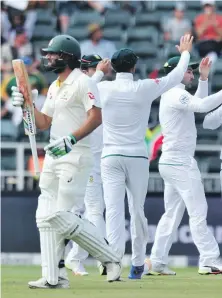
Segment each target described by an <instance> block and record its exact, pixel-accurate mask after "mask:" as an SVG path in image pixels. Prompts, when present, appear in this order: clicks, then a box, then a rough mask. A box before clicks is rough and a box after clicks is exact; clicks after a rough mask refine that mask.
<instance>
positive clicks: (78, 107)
mask: <svg viewBox="0 0 222 298" xmlns="http://www.w3.org/2000/svg"><path fill="white" fill-rule="evenodd" d="M99 104H100V102H99V94H98V89H97V86H96V84H95V83H94V82H93V81H92V80H90V79H89V78H88V77H87V76H86V75H85V74H83V73H82V72H81V71H80V69H74V70H73V71H72V72H71V73H70V75H69V76H68V77H67V79H66V80H65V81H64V82H63V83H62V84H61V86H58V82H57V81H54V82H53V83H52V85H51V86H50V87H49V90H48V94H47V98H46V101H45V104H44V106H43V108H42V113H44V114H46V115H47V116H49V117H52V124H51V131H50V141H53V140H55V139H57V138H60V137H63V136H68V135H69V134H70V133H72V132H73V131H75V130H77V129H78V128H79V127H81V126H82V125H83V123H84V121H85V120H86V119H87V112H88V111H89V110H90V109H91V108H92V107H93V106H94V105H95V106H99ZM91 168H92V155H91V150H90V139H89V136H88V137H85V138H84V139H82V140H80V141H79V142H77V144H76V145H75V146H73V149H72V151H71V152H70V153H68V154H67V155H65V156H63V157H61V158H59V159H53V158H52V157H51V156H49V155H48V154H46V157H45V160H44V165H43V170H42V173H41V177H40V182H39V186H40V189H41V195H40V196H39V199H38V208H37V212H36V221H37V226H38V228H39V231H40V244H41V256H42V274H43V276H45V277H46V279H47V281H48V282H49V283H51V284H56V283H57V281H58V278H56V276H57V277H58V272H57V271H58V261H59V260H60V258H61V256H62V253H63V252H64V241H63V240H61V239H60V238H59V236H58V235H56V234H55V232H54V231H53V230H52V229H51V228H48V229H45V225H44V219H45V218H46V217H47V216H49V215H51V214H52V213H54V212H56V211H70V210H72V209H73V208H74V211H75V210H77V211H78V210H79V209H80V208H81V206H82V205H83V200H84V194H85V190H86V185H87V180H88V177H89V173H90V170H91ZM49 235H50V236H49ZM48 246H50V247H49V248H48ZM54 248H56V250H57V252H59V253H56V252H55V249H54ZM50 249H51V250H52V251H51V252H50V251H49V250H50ZM53 262H54V263H56V265H54V267H53V265H52V263H53Z"/></svg>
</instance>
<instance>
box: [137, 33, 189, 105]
mask: <svg viewBox="0 0 222 298" xmlns="http://www.w3.org/2000/svg"><path fill="white" fill-rule="evenodd" d="M192 42H193V36H190V35H189V34H188V35H185V36H182V37H181V39H180V45H179V46H177V48H178V50H179V52H180V53H181V57H180V61H179V63H178V64H177V66H176V67H175V68H174V69H173V70H172V71H171V72H170V73H169V74H168V75H167V76H165V77H162V78H160V79H155V80H150V79H146V80H143V81H142V84H143V88H144V93H146V94H147V95H148V96H149V99H151V100H154V99H156V98H158V97H159V96H160V95H162V94H163V93H164V92H166V91H168V90H170V89H171V88H173V87H175V86H176V85H178V84H179V83H180V82H181V81H182V79H183V77H184V74H185V72H186V71H187V68H188V64H189V61H190V53H189V52H190V51H191V49H192Z"/></svg>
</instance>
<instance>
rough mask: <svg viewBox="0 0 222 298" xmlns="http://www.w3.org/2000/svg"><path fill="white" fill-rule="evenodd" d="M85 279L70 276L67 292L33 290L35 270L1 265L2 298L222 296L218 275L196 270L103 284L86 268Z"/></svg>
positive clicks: (101, 279)
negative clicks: (174, 274) (204, 274)
mask: <svg viewBox="0 0 222 298" xmlns="http://www.w3.org/2000/svg"><path fill="white" fill-rule="evenodd" d="M87 269H88V271H89V273H90V274H89V276H86V277H80V276H72V274H71V272H70V275H69V277H70V282H71V288H70V289H46V290H34V289H29V288H28V287H27V282H28V281H29V280H35V279H38V278H39V277H40V268H39V267H35V266H32V267H28V266H27V267H25V266H2V297H3V298H35V297H39V298H80V297H81V298H143V297H146V298H151V297H152V298H214V297H215V298H216V297H217V298H218V297H222V275H217V276H213V275H211V276H200V275H198V274H197V269H196V268H187V269H177V270H176V272H177V275H176V276H156V277H148V276H144V277H143V278H142V280H136V281H135V280H128V279H127V274H128V269H124V272H123V275H122V277H123V280H124V282H118V283H107V282H105V279H104V276H99V275H98V272H97V270H96V268H87Z"/></svg>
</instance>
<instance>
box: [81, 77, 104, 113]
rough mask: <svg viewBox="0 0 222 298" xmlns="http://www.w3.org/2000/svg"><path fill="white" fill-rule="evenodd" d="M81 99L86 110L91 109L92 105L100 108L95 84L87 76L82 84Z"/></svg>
mask: <svg viewBox="0 0 222 298" xmlns="http://www.w3.org/2000/svg"><path fill="white" fill-rule="evenodd" d="M81 93H82V94H81V100H82V102H83V105H84V107H85V110H86V112H88V111H89V110H91V109H92V107H93V106H95V107H98V108H100V107H101V105H100V99H99V91H98V88H97V84H96V83H95V82H94V81H93V80H91V79H90V78H88V77H87V79H86V80H84V84H82V92H81Z"/></svg>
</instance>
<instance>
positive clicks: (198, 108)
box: [171, 90, 222, 113]
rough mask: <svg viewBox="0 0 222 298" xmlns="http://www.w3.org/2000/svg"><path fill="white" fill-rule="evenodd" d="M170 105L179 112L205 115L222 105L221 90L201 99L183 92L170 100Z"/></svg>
mask: <svg viewBox="0 0 222 298" xmlns="http://www.w3.org/2000/svg"><path fill="white" fill-rule="evenodd" d="M171 104H172V106H173V107H175V108H177V109H180V110H185V111H192V112H196V113H207V112H209V111H211V110H213V109H215V108H217V107H218V106H219V105H221V104H222V90H221V91H219V92H217V93H215V94H212V95H210V96H207V97H204V98H203V99H201V98H199V97H196V96H193V95H191V94H190V93H188V92H187V91H186V90H183V92H181V93H180V94H179V95H178V96H173V98H171Z"/></svg>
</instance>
